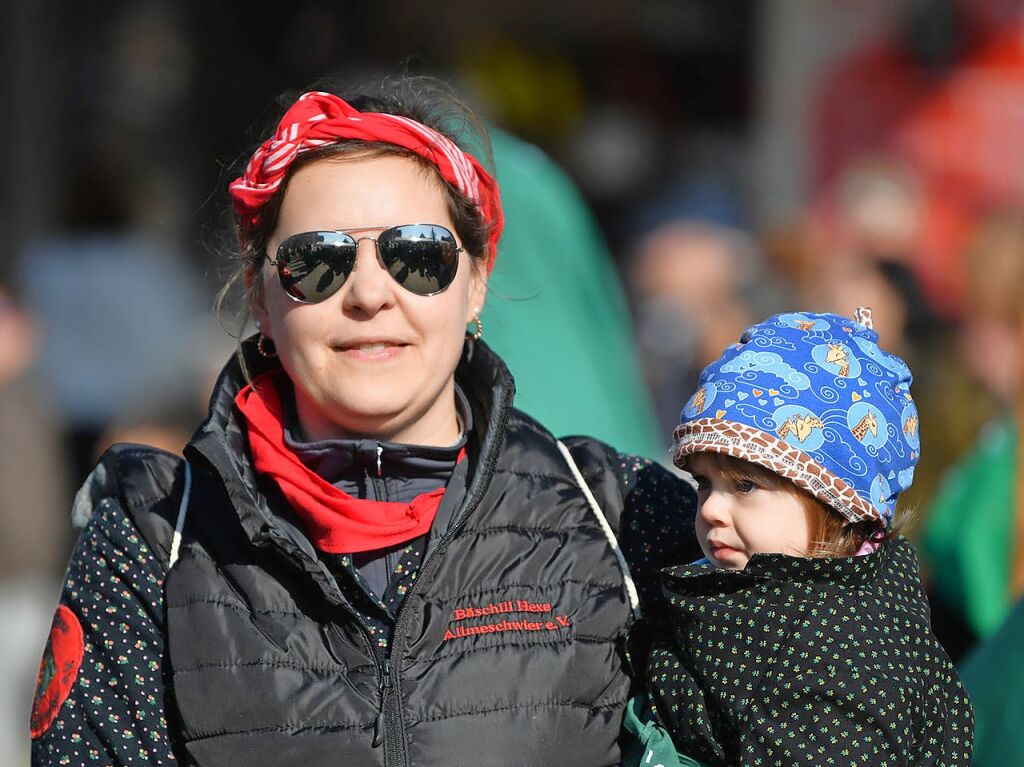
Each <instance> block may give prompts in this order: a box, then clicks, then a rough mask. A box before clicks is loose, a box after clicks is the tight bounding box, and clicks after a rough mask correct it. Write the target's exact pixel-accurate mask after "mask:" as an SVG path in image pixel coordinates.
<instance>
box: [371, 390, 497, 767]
mask: <svg viewBox="0 0 1024 767" xmlns="http://www.w3.org/2000/svg"><path fill="white" fill-rule="evenodd" d="M501 407H502V416H501V421H500V422H499V423H498V431H497V435H496V437H495V445H494V451H493V455H492V457H491V460H490V461H489V462H488V464H487V468H486V470H485V474H484V480H483V483H482V485H481V487H480V494H479V495H478V496H477V499H476V501H475V502H474V503H473V505H472V507H470V508H468V509H466V511H465V512H463V514H462V516H460V517H459V519H458V520H457V522H456V523H455V524H454V525H452V527H451V529H450V530H449V531H448V532H447V533H445V535H444V537H443V538H442V539H441V540H440V541H439V542H438V544H437V548H435V549H434V550H433V551H432V552H431V553H430V555H429V556H428V557H427V558H426V560H425V561H424V562H423V564H422V565H420V569H419V572H420V573H421V574H422V573H424V572H426V570H427V566H428V565H429V564H430V563H431V562H433V561H434V560H436V559H437V557H438V556H439V555H440V554H441V553H442V552H444V550H445V549H446V548H447V547H448V544H450V543H451V541H452V539H453V538H455V536H456V535H458V533H459V530H461V529H462V526H463V525H464V524H465V523H466V520H467V519H469V517H470V516H472V514H473V512H474V511H476V509H477V507H478V506H479V505H480V504H481V503H482V502H483V499H484V496H485V495H486V494H487V489H488V488H489V487H490V486H491V479H492V478H493V477H494V472H495V470H496V469H497V467H498V456H499V455H500V454H501V449H502V448H503V447H504V445H505V432H506V431H507V429H508V421H509V411H510V410H511V403H510V402H502V403H501ZM424 580H425V579H424V578H422V577H418V578H417V579H416V581H415V582H414V583H413V584H412V586H411V587H410V588H409V591H408V592H407V593H406V594H405V597H403V599H402V601H401V603H400V604H399V605H398V613H397V615H396V617H395V629H394V631H393V632H392V635H391V636H392V640H391V646H390V648H389V652H390V653H394V652H395V650H396V648H397V646H398V643H399V641H400V638H401V637H402V636H404V633H405V632H404V630H403V629H404V628H405V624H406V623H407V622H408V621H405V620H403V619H404V618H405V615H406V613H407V612H408V611H407V610H406V609H405V606H406V605H407V604H408V603H409V597H410V596H412V594H413V592H415V591H416V587H417V586H419V584H421V583H423V581H424ZM387 667H388V669H389V671H390V672H391V674H393V675H394V676H393V678H390V679H389V680H388V684H387V686H386V687H384V686H382V687H381V690H382V697H381V715H380V716H379V717H378V722H382V723H383V725H384V736H383V737H382V741H383V744H384V765H385V767H403V766H404V765H407V764H408V763H409V755H408V753H407V752H406V748H405V722H404V721H403V720H402V711H401V707H400V704H401V701H402V685H401V679H400V677H399V675H398V672H397V671H395V669H394V668H392V667H391V664H387ZM389 676H390V674H389ZM384 690H387V691H388V692H390V695H388V696H387V698H384V697H383V691H384ZM376 740H377V739H376V738H374V742H376Z"/></svg>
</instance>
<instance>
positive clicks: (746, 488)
mask: <svg viewBox="0 0 1024 767" xmlns="http://www.w3.org/2000/svg"><path fill="white" fill-rule="evenodd" d="M736 489H737V490H738V491H739V492H741V493H752V492H754V491H755V490H757V485H755V484H754V483H753V482H751V481H750V480H749V479H738V480H736Z"/></svg>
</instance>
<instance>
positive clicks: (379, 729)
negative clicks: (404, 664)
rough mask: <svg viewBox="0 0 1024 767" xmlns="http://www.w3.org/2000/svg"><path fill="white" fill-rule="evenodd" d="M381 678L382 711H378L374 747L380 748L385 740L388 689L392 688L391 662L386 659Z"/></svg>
mask: <svg viewBox="0 0 1024 767" xmlns="http://www.w3.org/2000/svg"><path fill="white" fill-rule="evenodd" d="M381 673H382V676H381V678H380V711H378V712H377V721H376V722H375V723H374V725H373V747H374V748H379V747H380V745H381V744H382V743H383V742H384V703H385V701H386V700H387V695H388V690H390V689H391V664H390V663H389V662H388V660H387V659H386V658H385V659H384V665H383V667H382V668H381Z"/></svg>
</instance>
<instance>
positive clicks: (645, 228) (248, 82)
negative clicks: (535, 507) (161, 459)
mask: <svg viewBox="0 0 1024 767" xmlns="http://www.w3.org/2000/svg"><path fill="white" fill-rule="evenodd" d="M0 38H2V42H0V55H2V56H3V75H2V76H0V87H2V88H3V90H4V98H3V103H4V104H5V105H6V110H5V119H4V120H2V121H0V153H2V155H3V167H4V170H5V172H4V173H3V174H2V175H0V231H2V232H3V233H4V238H3V244H2V246H0V247H2V251H0V252H2V256H0V625H2V626H3V627H4V628H3V629H2V630H0V680H3V682H4V685H3V686H4V687H5V688H6V692H5V694H4V695H2V696H0V761H2V762H3V763H4V764H17V763H19V762H23V761H24V760H25V759H26V758H27V757H26V756H25V754H26V753H27V751H26V746H25V742H26V740H27V736H25V735H24V734H23V733H24V732H25V730H26V729H27V728H26V725H25V721H26V719H27V709H28V705H29V700H30V697H31V689H32V685H33V683H34V681H35V671H36V663H37V659H38V657H39V654H40V652H41V649H42V647H41V645H42V642H43V641H44V639H45V635H46V631H47V628H48V626H49V621H50V616H51V614H52V610H53V606H54V602H55V600H56V597H57V594H58V592H59V583H60V578H61V573H62V567H63V562H64V561H65V559H66V557H67V555H68V553H69V551H70V547H71V546H72V545H73V543H74V532H73V530H72V528H71V525H70V518H69V509H70V506H71V499H72V497H73V494H74V491H75V489H76V488H77V487H78V485H79V484H80V483H81V481H82V479H83V478H84V476H85V474H86V473H87V472H88V470H89V468H90V466H91V464H92V463H93V462H94V461H95V459H96V457H97V456H98V454H99V453H100V452H101V451H102V450H103V448H104V447H105V446H107V445H108V444H110V443H111V442H112V441H134V442H145V443H150V444H156V445H159V446H161V447H165V448H166V449H168V450H171V451H179V450H180V449H181V448H182V446H183V445H184V443H185V442H186V441H187V439H188V437H189V436H190V434H191V432H192V431H193V430H194V428H195V426H196V425H197V424H198V423H199V421H200V419H201V418H202V415H203V412H204V408H205V398H206V396H207V393H208V392H209V390H210V388H211V383H212V380H213V377H214V376H215V375H216V373H217V371H218V369H219V367H220V366H221V365H222V364H223V362H224V361H225V360H226V358H227V356H228V355H229V354H231V353H232V351H233V349H234V346H235V339H234V336H237V335H238V334H239V333H241V332H243V329H242V327H241V326H240V325H239V324H238V322H237V321H235V320H234V319H233V318H231V317H230V312H228V313H227V315H225V313H221V314H220V315H218V314H215V312H214V311H213V300H214V296H215V294H216V292H217V289H218V288H219V286H220V281H221V278H222V276H223V275H224V274H225V273H226V267H227V259H226V257H225V256H226V254H228V253H229V251H230V249H231V246H232V237H231V232H230V231H229V224H228V221H229V218H228V216H227V208H228V201H227V196H226V194H225V185H226V182H227V180H229V179H230V178H231V177H232V171H233V170H234V169H236V168H237V165H236V163H237V161H238V160H239V158H242V157H247V156H248V152H249V151H250V150H251V149H252V148H253V147H254V146H255V144H256V143H258V142H259V141H260V140H262V138H264V137H265V135H267V133H268V132H269V126H270V123H271V121H272V120H273V119H274V118H275V117H276V116H277V112H276V111H275V110H276V106H275V103H276V101H275V99H276V97H277V96H278V95H279V94H281V93H283V92H289V91H290V92H292V93H298V92H300V91H301V90H302V89H304V88H305V87H306V86H309V85H310V84H312V83H314V82H315V81H316V80H317V79H318V78H320V77H322V76H325V75H333V76H336V77H337V78H340V80H341V81H342V82H353V81H359V80H366V79H373V78H375V77H380V76H381V75H386V74H389V73H391V74H393V73H396V72H403V71H408V72H412V73H423V74H433V75H437V76H440V77H442V78H444V79H446V80H448V81H450V82H451V83H452V84H453V85H454V86H455V88H456V89H457V91H458V92H459V93H460V94H461V95H462V97H464V98H465V99H466V101H467V102H469V103H470V104H472V105H473V106H474V107H475V108H476V109H477V110H478V111H479V112H480V113H481V114H483V115H484V116H485V117H486V119H487V120H488V121H489V122H490V123H491V124H492V125H494V126H495V127H496V131H495V134H494V138H493V141H494V147H493V150H494V158H495V165H496V167H497V174H498V179H499V182H500V183H501V184H502V190H503V197H504V199H505V203H506V216H507V218H508V221H509V229H508V234H507V236H506V238H505V240H504V241H503V244H502V248H501V251H500V255H499V258H498V263H497V268H496V271H495V274H494V277H493V281H492V285H491V291H490V295H489V299H488V300H489V306H488V309H487V313H486V314H485V315H484V322H485V336H484V338H485V340H488V341H489V342H491V343H492V344H493V345H494V346H495V347H496V348H497V349H498V350H499V351H500V352H501V353H502V354H503V355H504V356H505V357H506V359H507V360H508V361H509V364H510V367H511V368H512V371H513V373H514V374H515V375H516V377H517V381H518V383H519V389H520V400H519V401H520V406H521V407H523V408H524V409H526V410H528V411H529V412H531V413H532V414H534V415H536V416H537V417H539V418H540V419H541V420H542V421H543V422H545V423H546V424H547V425H549V427H551V428H552V430H553V431H555V432H556V433H563V434H564V433H590V434H594V435H595V436H597V437H601V438H604V439H606V440H608V441H610V442H611V443H613V444H615V445H616V446H617V447H619V448H621V449H624V450H632V451H635V452H640V453H644V454H646V455H650V456H652V457H654V458H656V459H659V460H665V459H666V458H667V455H668V452H667V449H668V445H669V444H670V441H671V432H672V428H673V427H674V425H675V423H676V422H677V418H678V412H679V409H680V407H681V406H682V404H683V403H684V401H685V400H686V399H687V398H688V397H689V395H690V394H691V393H692V390H693V389H694V384H695V382H696V376H697V374H698V373H699V371H700V369H701V368H702V367H703V366H704V365H705V364H706V363H708V362H709V361H711V360H712V359H714V358H715V357H717V355H718V354H719V353H720V351H721V350H722V348H723V347H724V346H725V345H726V344H728V343H731V342H732V341H734V340H736V339H737V338H738V337H739V334H740V333H741V331H742V330H743V328H744V327H745V326H746V325H747V324H749V323H751V322H752V321H754V320H757V319H760V318H763V317H764V316H767V315H768V314H771V313H774V312H777V311H783V310H790V309H806V310H816V311H835V312H838V313H841V314H845V315H847V316H849V315H851V314H852V311H853V309H854V307H856V306H859V305H863V306H871V307H872V308H873V310H874V317H875V322H876V328H877V329H878V330H879V333H880V336H881V341H882V343H883V345H884V346H885V347H886V348H887V349H889V350H891V351H893V352H895V353H898V354H900V355H902V356H903V357H904V358H905V359H906V360H907V361H908V362H909V364H910V366H911V369H912V370H914V371H915V384H914V392H915V396H916V399H917V401H918V402H919V404H920V410H921V442H922V448H921V454H922V455H921V461H920V467H919V470H918V473H917V479H916V481H915V485H914V487H913V489H912V490H911V491H910V492H909V493H908V494H907V495H908V496H909V497H908V498H906V499H905V501H904V502H906V503H910V504H913V505H914V506H915V507H916V508H917V509H918V515H917V522H916V525H915V527H914V529H913V530H912V531H911V536H912V537H913V538H914V539H915V540H916V542H917V543H918V544H919V547H920V551H921V555H922V559H923V566H924V568H925V574H926V578H927V582H928V588H929V596H930V597H931V601H932V607H933V621H934V624H935V628H936V633H937V634H938V635H939V638H940V640H942V642H943V643H944V644H945V646H946V647H947V649H948V651H949V652H950V654H951V655H952V656H953V657H954V658H955V659H956V660H958V661H962V662H963V663H964V664H965V665H964V668H965V674H967V675H968V682H969V683H970V682H971V676H970V675H971V674H974V675H976V676H977V677H978V678H979V679H980V678H983V677H984V676H985V674H986V673H990V672H991V670H992V669H998V670H999V673H1003V674H1010V673H1016V674H1017V678H1019V679H1020V683H1021V684H1020V687H1021V688H1022V691H1021V692H1018V693H1017V701H1018V708H1017V711H1018V713H1017V714H1016V717H1017V719H1018V720H1019V717H1020V713H1019V712H1020V710H1021V708H1022V707H1024V706H1022V704H1021V703H1020V698H1021V697H1022V696H1024V668H1022V667H1024V659H1022V658H1021V657H1020V656H1019V655H1017V656H1016V659H1015V660H1013V661H1012V662H1010V665H1009V666H1008V665H1007V662H1008V661H1007V660H1006V658H1007V657H1009V656H1008V655H1006V653H1011V652H1014V651H1013V650H1008V649H1007V648H1012V647H1013V646H1015V643H1014V642H1012V641H1009V640H1008V639H1006V636H1007V634H1006V632H1010V631H1012V626H1013V625H1014V621H1016V625H1020V624H1021V622H1022V620H1024V619H1022V618H1021V617H1019V616H1020V613H1021V610H1020V609H1018V610H1017V612H1016V613H1013V614H1011V613H1012V610H1013V607H1014V605H1015V604H1017V600H1018V598H1019V597H1020V595H1021V593H1022V590H1024V485H1022V483H1021V482H1020V480H1019V477H1020V468H1021V466H1022V458H1021V453H1020V449H1019V444H1020V440H1019V434H1020V429H1021V426H1022V424H1024V385H1022V380H1021V374H1022V356H1024V309H1022V307H1024V301H1022V300H1021V295H1022V291H1024V151H1022V149H1024V3H1022V2H1021V1H1020V0H856V1H854V0H716V2H707V1H706V0H632V1H631V2H626V0H587V1H586V2H583V1H582V0H567V1H566V2H556V3H553V2H548V1H546V0H520V1H519V2H517V3H506V2H499V1H497V0H477V2H474V3H472V4H469V3H455V2H430V3H425V2H419V1H418V0H381V1H380V2H374V3H369V2H366V3H337V2H327V1H326V0H294V1H293V2H291V3H289V4H286V6H285V7H282V6H281V5H280V4H274V5H273V6H271V5H269V4H268V5H266V6H264V5H262V4H260V3H253V2H251V0H250V2H244V3H243V2H240V0H225V1H224V2H220V3H202V4H201V3H178V2H171V0H134V1H132V2H128V1H127V0H96V1H95V2H90V3H77V4H74V3H67V2H61V1H60V0H7V2H5V3H4V4H3V6H2V10H0ZM229 308H230V306H229ZM1008 617H1009V620H1008ZM1001 629H1002V631H1003V632H1004V633H1003V634H1000V633H999V632H1000V630H1001ZM1000 643H1001V644H1000ZM979 648H980V649H979ZM993 648H994V649H993ZM999 653H1003V655H999ZM986 669H987V670H988V671H986ZM1007 679H1011V678H1010V677H1006V676H1004V683H1003V684H1002V687H1006V686H1007V685H1006V681H1005V680H1007ZM982 688H985V689H982ZM979 690H980V692H979ZM972 694H975V697H976V702H977V701H982V702H981V703H979V708H981V707H982V705H983V699H984V698H985V696H986V695H992V696H995V698H994V699H998V700H1001V701H1002V702H1001V703H1000V705H1004V704H1005V700H1004V699H1002V698H999V697H998V695H997V694H996V693H995V692H992V691H991V689H989V688H986V685H985V684H982V683H977V685H976V686H975V687H974V688H972ZM999 694H1000V695H1001V694H1003V693H1002V692H1000V693H999ZM989 721H991V720H989ZM1007 721H1011V720H1009V719H1008V720H1007ZM983 726H985V727H989V726H991V725H990V724H984V725H983V724H982V723H981V722H980V723H979V727H980V728H981V727H983ZM979 734H982V732H981V730H979ZM1021 748H1022V749H1024V746H1021ZM979 756H981V754H979ZM1021 759H1022V760H1024V755H1022V756H1021ZM978 763H979V764H982V763H983V761H979V762H978ZM1001 763H1006V764H1010V763H1018V762H1014V761H1013V760H1012V759H1010V760H1009V761H1005V762H1001ZM1021 763H1024V762H1021Z"/></svg>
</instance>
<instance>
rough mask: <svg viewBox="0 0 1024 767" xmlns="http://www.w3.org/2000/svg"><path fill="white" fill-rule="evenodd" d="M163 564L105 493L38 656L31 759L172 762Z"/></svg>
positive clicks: (43, 763) (40, 763)
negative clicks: (164, 667) (166, 704)
mask: <svg viewBox="0 0 1024 767" xmlns="http://www.w3.org/2000/svg"><path fill="white" fill-rule="evenodd" d="M163 578H164V568H163V565H162V564H161V563H160V562H159V561H158V559H157V558H156V557H155V556H154V555H153V552H152V551H151V549H150V548H149V547H148V546H147V545H146V543H145V541H144V540H143V538H142V536H141V535H140V534H139V532H138V530H137V529H136V528H135V526H134V525H133V524H132V522H131V520H130V519H129V518H128V516H127V515H126V514H125V512H124V511H123V510H122V509H121V507H120V506H118V505H117V503H116V502H114V501H112V500H110V499H105V500H103V501H102V502H100V503H99V504H98V506H97V507H96V510H95V514H94V516H93V517H92V519H91V521H90V522H89V524H88V526H87V527H86V528H85V530H84V532H83V533H82V535H81V537H80V539H79V541H78V545H77V546H76V548H75V551H74V554H73V555H72V559H71V564H70V565H69V567H68V573H67V578H66V580H65V583H64V589H63V592H62V594H61V599H60V604H59V605H58V607H57V610H56V613H55V617H54V623H53V628H52V629H51V631H50V636H49V639H48V641H47V644H46V650H45V651H44V655H43V660H42V663H41V664H40V671H39V680H38V683H37V688H36V695H35V700H34V703H33V709H32V718H31V727H32V764H33V765H35V766H36V767H48V766H49V765H76V766H77V765H100V766H103V765H107V766H109V767H115V766H116V767H121V766H122V765H140V764H142V765H154V766H159V765H169V764H173V763H174V762H175V758H174V755H173V753H172V750H171V745H170V740H169V737H168V728H167V721H166V718H165V710H164V684H163V678H162V676H161V663H162V657H163V652H164V606H163Z"/></svg>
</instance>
